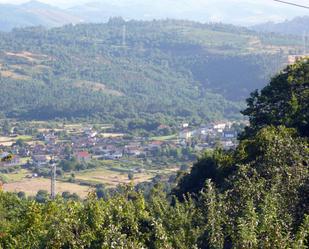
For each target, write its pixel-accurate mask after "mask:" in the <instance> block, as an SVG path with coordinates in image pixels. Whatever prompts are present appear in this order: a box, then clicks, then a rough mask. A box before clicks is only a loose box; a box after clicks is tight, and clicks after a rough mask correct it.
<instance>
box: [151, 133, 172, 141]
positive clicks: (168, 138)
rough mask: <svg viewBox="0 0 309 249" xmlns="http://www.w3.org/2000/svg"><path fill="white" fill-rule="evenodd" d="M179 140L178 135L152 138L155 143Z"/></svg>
mask: <svg viewBox="0 0 309 249" xmlns="http://www.w3.org/2000/svg"><path fill="white" fill-rule="evenodd" d="M176 138H177V134H174V135H169V136H160V137H152V138H151V140H155V141H168V140H173V139H176Z"/></svg>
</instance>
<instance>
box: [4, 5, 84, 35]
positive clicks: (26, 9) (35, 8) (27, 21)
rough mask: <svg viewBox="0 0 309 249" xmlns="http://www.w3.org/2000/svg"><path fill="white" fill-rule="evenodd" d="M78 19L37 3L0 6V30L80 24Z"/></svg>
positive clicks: (63, 11) (60, 10)
mask: <svg viewBox="0 0 309 249" xmlns="http://www.w3.org/2000/svg"><path fill="white" fill-rule="evenodd" d="M81 21H82V20H81V18H80V17H78V16H75V15H73V14H71V13H69V12H68V11H66V10H62V9H60V8H57V7H53V6H51V5H48V4H44V3H41V2H39V1H30V2H27V3H24V4H21V5H13V4H0V30H1V31H10V30H11V29H13V28H22V27H28V26H44V27H48V28H51V27H57V26H62V25H64V24H68V23H80V22H81Z"/></svg>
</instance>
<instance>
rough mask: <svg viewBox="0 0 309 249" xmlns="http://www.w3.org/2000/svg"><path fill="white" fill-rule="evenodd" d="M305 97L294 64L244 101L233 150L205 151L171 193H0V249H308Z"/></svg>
mask: <svg viewBox="0 0 309 249" xmlns="http://www.w3.org/2000/svg"><path fill="white" fill-rule="evenodd" d="M308 94H309V62H308V60H304V61H299V62H297V63H296V64H295V65H292V66H289V67H287V68H286V69H285V70H284V71H283V72H282V73H281V74H279V75H277V76H276V77H274V78H273V79H272V80H271V82H270V84H268V85H267V86H266V87H265V88H264V89H262V90H261V91H258V92H253V93H252V94H251V96H250V98H248V99H247V104H248V105H247V108H246V109H245V110H244V111H243V113H244V114H245V115H247V116H248V117H249V119H250V126H249V127H248V128H247V129H246V130H245V131H244V133H243V134H242V136H241V140H240V144H239V146H238V147H237V148H236V149H235V150H232V151H223V150H221V149H220V148H218V149H217V150H215V151H214V152H213V153H206V154H205V155H204V156H203V157H202V158H200V159H199V161H198V162H197V163H196V164H195V165H194V166H193V167H192V169H191V172H190V173H184V172H179V174H178V178H177V186H176V187H175V188H174V189H173V191H172V192H171V193H166V192H164V191H162V186H160V184H158V185H156V186H155V187H154V188H153V189H152V191H151V193H150V194H148V195H147V196H145V195H144V194H143V192H141V191H136V190H134V188H133V187H131V186H124V187H123V188H122V189H121V190H120V191H118V192H117V193H115V194H114V195H112V196H110V197H106V198H102V199H98V198H97V197H96V195H95V194H90V195H89V196H88V198H87V199H86V200H84V201H75V200H74V199H63V198H61V197H58V198H56V200H53V201H52V200H48V199H47V200H45V201H43V203H38V202H36V201H33V200H31V199H27V198H25V197H21V198H19V197H18V196H17V195H16V194H13V193H4V192H0V248H32V249H33V248H119V249H120V248H132V249H136V248H158V249H159V248H160V249H162V248H166V249H170V248H183V249H189V248H190V249H191V248H215V249H228V248H237V249H239V248H244V249H255V248H265V249H274V248H277V249H285V248H286V249H288V248H293V249H305V248H308V247H309V199H308V197H309V171H308V163H309V157H308V130H309V129H308V123H309V118H308V99H309V96H308Z"/></svg>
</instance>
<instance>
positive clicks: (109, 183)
mask: <svg viewBox="0 0 309 249" xmlns="http://www.w3.org/2000/svg"><path fill="white" fill-rule="evenodd" d="M154 176H155V175H154V174H152V173H150V172H143V173H134V178H133V180H132V182H133V183H134V184H138V183H141V182H146V181H150V180H151V179H152V178H153V177H154ZM75 179H76V180H82V181H87V182H91V183H94V184H100V183H103V184H104V185H106V187H115V186H117V185H118V184H129V183H131V181H130V180H129V179H128V173H127V172H118V171H113V170H108V169H102V168H100V169H94V170H87V171H83V172H76V173H75Z"/></svg>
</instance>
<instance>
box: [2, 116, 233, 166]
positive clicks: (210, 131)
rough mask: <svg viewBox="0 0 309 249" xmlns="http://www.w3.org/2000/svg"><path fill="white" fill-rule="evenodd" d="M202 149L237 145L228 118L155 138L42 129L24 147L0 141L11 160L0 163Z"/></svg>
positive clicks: (41, 163) (39, 163) (84, 159)
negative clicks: (69, 133)
mask: <svg viewBox="0 0 309 249" xmlns="http://www.w3.org/2000/svg"><path fill="white" fill-rule="evenodd" d="M193 140H194V141H195V142H194V149H196V150H203V149H205V148H213V147H214V146H215V143H216V141H218V140H219V141H220V143H221V145H222V147H223V148H225V149H230V148H233V147H235V146H236V143H237V133H236V131H234V130H233V129H232V123H231V122H217V123H213V124H209V125H201V126H200V127H198V128H192V129H190V126H189V124H182V125H181V127H180V129H179V133H178V134H177V136H175V139H170V140H165V141H158V140H157V141H154V140H149V139H146V138H141V137H136V138H132V139H129V138H124V137H109V138H108V137H102V136H99V134H98V133H97V132H96V131H95V130H93V129H92V128H87V129H85V130H84V131H83V132H82V133H81V134H78V135H76V134H74V135H72V136H71V137H70V138H69V139H66V140H61V139H60V138H58V137H57V135H56V134H55V133H54V132H52V131H49V132H45V133H42V134H40V135H39V136H38V137H37V140H36V141H35V142H34V143H31V144H27V143H25V145H23V147H20V146H17V145H12V146H10V147H5V146H1V145H0V158H3V157H5V156H7V155H8V154H9V153H11V154H12V155H14V156H13V158H12V160H10V161H7V162H2V163H1V166H14V165H20V164H21V160H20V158H27V162H28V163H30V164H33V165H36V166H39V167H41V166H44V165H47V164H48V162H49V161H50V159H51V157H53V158H56V159H58V160H63V159H67V158H70V157H75V158H76V159H77V160H78V161H79V162H89V161H90V160H91V159H92V158H95V159H100V160H118V159H121V158H123V157H151V155H153V154H154V153H153V152H154V151H157V150H160V148H163V147H165V146H169V147H170V148H181V147H185V146H192V144H193V143H192V141H193Z"/></svg>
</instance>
